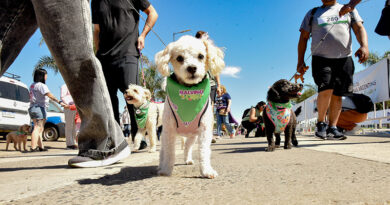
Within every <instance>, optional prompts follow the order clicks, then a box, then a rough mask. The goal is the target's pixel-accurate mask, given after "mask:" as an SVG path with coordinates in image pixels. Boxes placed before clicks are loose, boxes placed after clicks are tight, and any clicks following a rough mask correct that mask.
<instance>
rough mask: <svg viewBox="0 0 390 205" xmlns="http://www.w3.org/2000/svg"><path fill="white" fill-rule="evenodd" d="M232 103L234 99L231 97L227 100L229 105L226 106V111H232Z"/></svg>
mask: <svg viewBox="0 0 390 205" xmlns="http://www.w3.org/2000/svg"><path fill="white" fill-rule="evenodd" d="M231 104H232V100H231V99H228V100H227V107H226V112H227V113H228V112H230V105H231Z"/></svg>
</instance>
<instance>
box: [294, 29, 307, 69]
mask: <svg viewBox="0 0 390 205" xmlns="http://www.w3.org/2000/svg"><path fill="white" fill-rule="evenodd" d="M309 38H310V33H309V32H307V31H305V30H303V29H301V36H300V37H299V42H298V64H297V71H298V72H299V73H304V71H303V67H304V66H303V65H304V64H305V52H306V48H307V41H308V40H309Z"/></svg>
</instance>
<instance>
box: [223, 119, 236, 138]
mask: <svg viewBox="0 0 390 205" xmlns="http://www.w3.org/2000/svg"><path fill="white" fill-rule="evenodd" d="M221 116H222V123H223V124H225V127H226V129H227V130H228V131H229V133H230V138H233V136H234V134H235V130H234V129H233V127H232V126H231V125H230V123H229V115H221Z"/></svg>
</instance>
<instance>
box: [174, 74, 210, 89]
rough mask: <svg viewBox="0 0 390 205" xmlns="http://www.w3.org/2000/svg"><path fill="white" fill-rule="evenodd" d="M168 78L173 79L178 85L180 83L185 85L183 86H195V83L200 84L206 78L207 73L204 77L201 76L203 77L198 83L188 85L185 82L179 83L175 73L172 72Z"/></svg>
mask: <svg viewBox="0 0 390 205" xmlns="http://www.w3.org/2000/svg"><path fill="white" fill-rule="evenodd" d="M169 78H171V79H172V80H173V81H175V82H176V83H178V84H180V85H182V86H185V87H189V88H190V87H192V86H196V85H198V84H201V83H202V82H203V81H204V80H205V79H206V78H207V75H205V76H204V77H203V79H202V81H201V82H200V83H198V84H195V85H189V84H185V83H183V84H181V83H179V80H178V79H177V76H176V75H175V73H172V74H171V75H170V76H169Z"/></svg>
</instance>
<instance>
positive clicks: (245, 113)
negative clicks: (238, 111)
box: [241, 108, 252, 119]
mask: <svg viewBox="0 0 390 205" xmlns="http://www.w3.org/2000/svg"><path fill="white" fill-rule="evenodd" d="M251 109H252V108H248V109H246V110H244V113H243V114H242V118H241V119H243V118H244V117H245V116H246V115H247V114H248V112H249V111H250V110H251Z"/></svg>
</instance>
